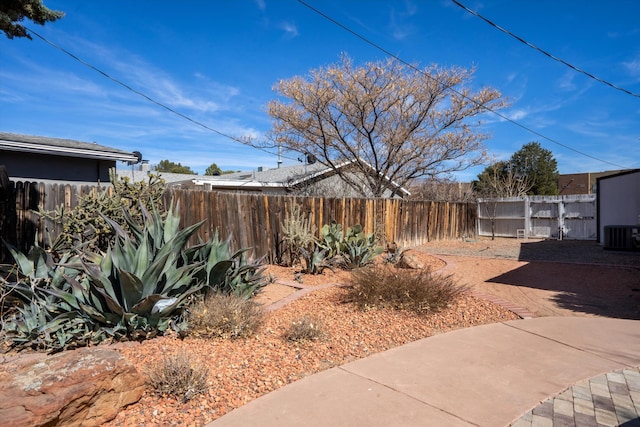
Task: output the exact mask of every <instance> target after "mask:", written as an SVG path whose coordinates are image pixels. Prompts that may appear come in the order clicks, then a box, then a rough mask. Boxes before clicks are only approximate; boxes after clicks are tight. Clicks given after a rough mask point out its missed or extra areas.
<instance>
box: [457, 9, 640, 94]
mask: <svg viewBox="0 0 640 427" xmlns="http://www.w3.org/2000/svg"><path fill="white" fill-rule="evenodd" d="M451 1H452V2H454V3H455V4H456V5H458V6H460V7H461V8H462V9H464V10H466V11H467V12H469V13H470V14H472V15H475V16H477V17H478V18H480V19H482V20H483V21H484V22H486V23H487V24H489V25H491V26H492V27H494V28H496V29H498V30H500V31H502V32H503V33H505V34H507V35H509V36H511V37H513V38H514V39H516V40H518V41H519V42H521V43H524V44H526V45H527V46H529V47H530V48H532V49H534V50H537V51H538V52H540V53H542V54H543V55H546V56H548V57H549V58H551V59H553V60H554V61H558V62H559V63H561V64H564V65H566V66H567V67H569V68H571V69H572V70H574V71H577V72H579V73H582V74H584V75H585V76H587V77H589V78H592V79H593V80H596V81H598V82H600V83H604V84H605V85H607V86H609V87H612V88H613V89H616V90H619V91H621V92H624V93H626V94H627V95H631V96H635V97H637V98H640V95H639V94H637V93H634V92H631V91H630V90H627V89H625V88H622V87H620V86H616V85H614V84H613V83H609V82H608V81H606V80H603V79H601V78H599V77H596V76H594V75H593V74H591V73H588V72H586V71H585V70H583V69H581V68H578V67H576V66H575V65H571V64H570V63H568V62H567V61H565V60H564V59H561V58H558V57H557V56H555V55H552V54H551V53H549V52H547V51H546V50H544V49H541V48H539V47H538V46H536V45H534V44H533V43H529V42H528V41H526V40H525V39H523V38H522V37H520V36H517V35H515V34H513V33H512V32H511V31H509V30H506V29H504V28H502V27H501V26H499V25H497V24H496V23H494V22H492V21H491V20H489V19H487V18H485V17H484V16H482V15H480V14H479V13H478V12H476V11H475V10H471V9H469V8H468V7H467V6H465V5H463V4H462V3H460V2H459V1H458V0H451Z"/></svg>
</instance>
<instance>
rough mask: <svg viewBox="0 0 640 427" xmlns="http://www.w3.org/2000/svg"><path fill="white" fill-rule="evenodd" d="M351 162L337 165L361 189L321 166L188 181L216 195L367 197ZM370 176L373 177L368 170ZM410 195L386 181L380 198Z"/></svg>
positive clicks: (365, 187)
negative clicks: (212, 191) (355, 187)
mask: <svg viewBox="0 0 640 427" xmlns="http://www.w3.org/2000/svg"><path fill="white" fill-rule="evenodd" d="M351 163H352V162H349V161H345V162H343V163H342V164H340V165H338V166H337V167H338V168H344V170H343V171H342V172H343V173H348V174H349V173H351V174H353V175H352V176H351V180H353V181H356V182H357V181H362V183H363V185H362V189H360V190H356V189H354V188H353V187H351V186H349V185H348V184H346V183H345V182H344V181H343V180H342V178H341V177H340V175H338V173H337V172H336V171H335V170H334V169H333V168H331V167H328V166H326V165H323V164H321V163H312V164H300V165H292V166H284V167H279V168H274V169H265V168H258V169H257V170H255V171H251V172H238V173H232V174H224V175H219V176H198V177H196V178H195V179H193V180H192V185H193V186H194V187H195V188H204V189H207V190H216V191H236V192H238V191H241V192H252V193H267V194H295V195H301V196H316V197H371V194H370V191H369V189H368V188H367V186H366V185H365V180H364V177H362V178H360V179H359V180H358V173H357V172H349V170H350V168H349V167H350V165H351ZM371 173H375V171H374V169H373V168H371ZM410 195H411V193H410V192H409V191H408V190H407V189H405V188H404V187H401V186H399V185H398V184H396V183H395V182H393V181H391V180H388V184H387V189H386V190H385V193H384V194H383V197H384V198H405V197H407V196H410Z"/></svg>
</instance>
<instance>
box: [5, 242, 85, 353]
mask: <svg viewBox="0 0 640 427" xmlns="http://www.w3.org/2000/svg"><path fill="white" fill-rule="evenodd" d="M5 244H6V243H5ZM6 245H7V247H8V248H9V251H10V252H11V254H12V256H13V258H14V260H15V261H16V265H15V266H8V265H3V266H0V270H2V271H3V272H4V273H5V274H6V275H4V276H3V277H0V286H2V291H3V294H4V295H5V296H10V297H13V298H14V299H15V300H19V301H22V304H18V305H16V306H15V307H14V310H12V311H9V313H8V314H7V315H6V316H3V319H2V331H0V338H2V340H3V341H4V343H5V344H6V345H8V346H9V347H13V348H17V349H24V348H31V349H34V350H43V349H46V350H51V351H56V350H64V349H68V348H72V347H75V346H78V345H87V344H88V343H89V341H91V340H92V337H93V330H94V325H93V322H92V321H91V319H89V318H88V317H86V316H83V313H81V312H79V311H77V310H76V309H75V308H74V307H72V306H70V305H69V304H67V303H66V302H65V301H64V300H60V299H58V298H57V297H56V296H55V295H53V294H52V293H50V292H49V290H51V289H56V290H60V291H65V290H68V289H69V288H70V285H69V284H68V283H67V279H68V278H73V277H75V276H76V275H78V274H79V273H80V271H79V270H78V269H77V268H74V267H73V266H72V264H73V258H74V257H73V255H72V254H70V253H66V254H64V255H63V257H62V259H61V262H60V263H54V262H53V258H52V256H51V254H50V253H49V252H46V251H45V250H44V249H42V248H40V247H38V246H34V247H32V248H31V250H30V251H29V254H28V255H24V254H22V253H20V252H18V251H17V250H16V249H15V248H14V247H12V246H10V245H8V244H6ZM3 314H4V313H3Z"/></svg>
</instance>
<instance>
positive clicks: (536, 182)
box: [510, 142, 558, 196]
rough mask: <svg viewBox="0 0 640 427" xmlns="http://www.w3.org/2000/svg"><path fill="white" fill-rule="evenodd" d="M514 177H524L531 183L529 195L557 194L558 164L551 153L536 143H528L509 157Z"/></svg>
mask: <svg viewBox="0 0 640 427" xmlns="http://www.w3.org/2000/svg"><path fill="white" fill-rule="evenodd" d="M510 163H511V165H512V167H513V169H514V171H515V173H516V175H519V176H526V177H527V179H528V180H529V182H530V183H531V189H530V190H529V191H528V194H529V195H535V196H555V195H557V194H558V162H557V161H556V159H555V158H554V157H553V153H552V152H551V151H549V150H547V149H545V148H542V146H541V145H540V143H538V142H530V143H528V144H525V145H523V146H522V148H521V149H520V150H518V151H516V152H515V153H513V155H512V156H511V161H510Z"/></svg>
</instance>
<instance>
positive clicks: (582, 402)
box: [512, 368, 640, 427]
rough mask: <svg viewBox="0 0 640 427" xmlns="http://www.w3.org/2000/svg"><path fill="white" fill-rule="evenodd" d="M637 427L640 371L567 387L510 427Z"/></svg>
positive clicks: (607, 376) (620, 371) (639, 401)
mask: <svg viewBox="0 0 640 427" xmlns="http://www.w3.org/2000/svg"><path fill="white" fill-rule="evenodd" d="M547 426H548V427H564V426H570V427H574V426H575V427H582V426H584V427H591V426H593V427H600V426H624V427H632V426H634V427H640V368H629V369H623V370H619V371H614V372H610V373H608V374H605V375H600V376H597V377H594V378H591V379H588V380H584V381H580V382H579V383H577V384H575V385H573V386H572V387H569V388H568V389H567V390H565V391H564V392H562V393H561V394H559V395H557V396H555V397H552V398H549V399H547V400H545V401H544V402H542V403H541V404H540V405H538V406H537V407H535V408H534V409H533V410H531V411H529V412H527V413H526V414H525V415H523V416H522V418H520V419H519V420H518V421H516V422H515V423H513V424H512V427H547Z"/></svg>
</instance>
